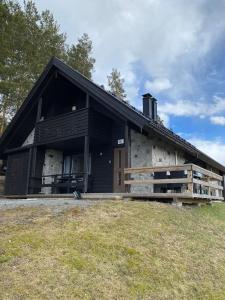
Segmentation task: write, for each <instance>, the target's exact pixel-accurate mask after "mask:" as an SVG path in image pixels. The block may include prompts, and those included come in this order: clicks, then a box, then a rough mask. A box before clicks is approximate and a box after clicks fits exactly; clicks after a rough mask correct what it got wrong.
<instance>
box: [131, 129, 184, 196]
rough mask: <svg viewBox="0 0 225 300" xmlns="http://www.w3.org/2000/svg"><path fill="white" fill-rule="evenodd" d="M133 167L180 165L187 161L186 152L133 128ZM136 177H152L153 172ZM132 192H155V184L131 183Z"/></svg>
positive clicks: (135, 176)
mask: <svg viewBox="0 0 225 300" xmlns="http://www.w3.org/2000/svg"><path fill="white" fill-rule="evenodd" d="M130 162H131V167H151V166H169V165H179V164H183V163H184V162H185V158H184V152H182V151H180V150H178V149H176V148H175V147H173V146H171V145H169V144H168V143H166V141H163V140H162V139H160V138H158V137H151V138H150V137H149V136H146V135H143V134H141V133H139V132H137V131H134V130H131V145H130ZM132 178H134V179H150V178H152V176H151V174H133V175H132ZM131 192H132V193H147V192H153V186H152V185H151V184H149V185H131Z"/></svg>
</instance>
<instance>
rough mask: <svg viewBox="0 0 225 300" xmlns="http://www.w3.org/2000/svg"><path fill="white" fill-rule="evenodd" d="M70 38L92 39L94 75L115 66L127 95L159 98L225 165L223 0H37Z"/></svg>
mask: <svg viewBox="0 0 225 300" xmlns="http://www.w3.org/2000/svg"><path fill="white" fill-rule="evenodd" d="M34 2H35V3H36V5H37V7H38V8H39V9H40V10H44V9H49V10H50V11H51V12H52V13H53V15H54V17H55V19H56V20H57V22H58V24H59V25H60V29H61V31H63V32H66V34H67V42H68V44H71V43H75V42H76V41H77V39H78V37H80V36H81V35H82V34H83V33H84V32H86V33H88V35H89V36H90V38H91V40H92V42H93V57H94V58H95V59H96V65H95V72H94V74H93V79H94V81H95V82H97V83H99V84H104V85H105V86H107V75H108V74H109V73H110V72H111V70H112V68H117V69H118V70H119V71H120V72H121V74H122V76H123V78H124V79H125V89H126V92H127V96H128V97H127V98H128V100H129V102H130V103H131V104H132V105H135V106H136V107H137V108H138V109H142V94H144V93H146V92H149V93H150V94H152V95H153V96H154V97H155V98H156V99H157V100H158V113H159V115H160V117H161V118H162V119H163V120H164V123H165V125H166V126H167V127H168V128H170V129H172V130H173V131H174V132H176V133H178V134H179V135H181V136H182V137H183V138H185V139H187V140H188V141H189V142H191V143H193V144H194V145H195V146H197V147H198V148H199V149H200V150H202V151H203V152H205V153H207V154H208V155H210V156H212V157H213V158H214V159H216V160H217V161H219V162H220V163H222V164H224V165H225V57H224V52H225V0H166V1H165V0H110V1H109V0H108V1H107V0H92V1H88V0H82V1H81V0H61V1H59V0H35V1H34Z"/></svg>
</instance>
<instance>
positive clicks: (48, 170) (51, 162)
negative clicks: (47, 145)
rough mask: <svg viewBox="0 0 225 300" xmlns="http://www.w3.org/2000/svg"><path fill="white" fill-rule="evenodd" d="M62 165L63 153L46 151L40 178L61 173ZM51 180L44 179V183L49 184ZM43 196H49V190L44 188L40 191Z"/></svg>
mask: <svg viewBox="0 0 225 300" xmlns="http://www.w3.org/2000/svg"><path fill="white" fill-rule="evenodd" d="M62 164H63V152H62V151H59V150H54V149H46V151H45V160H44V165H43V170H42V176H46V175H54V174H61V173H62ZM51 181H52V178H51V177H46V178H45V183H51ZM41 192H42V193H43V194H50V193H51V188H50V187H44V188H42V189H41Z"/></svg>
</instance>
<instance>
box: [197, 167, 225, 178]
mask: <svg viewBox="0 0 225 300" xmlns="http://www.w3.org/2000/svg"><path fill="white" fill-rule="evenodd" d="M192 166H193V170H194V171H197V172H200V173H202V174H204V175H207V176H209V177H211V178H215V179H217V180H219V181H222V180H223V177H222V176H220V175H218V174H216V173H214V172H212V171H209V170H206V169H204V168H202V167H199V166H197V165H195V164H192Z"/></svg>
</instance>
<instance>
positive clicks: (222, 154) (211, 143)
mask: <svg viewBox="0 0 225 300" xmlns="http://www.w3.org/2000/svg"><path fill="white" fill-rule="evenodd" d="M188 141H189V142H190V143H191V144H193V145H195V146H196V147H197V148H198V149H199V150H201V151H202V152H204V153H205V154H208V155H209V156H210V157H212V158H214V159H215V160H216V161H218V162H219V163H221V164H223V165H225V144H224V143H223V142H222V141H221V140H220V139H215V140H204V139H199V138H191V139H188Z"/></svg>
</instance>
